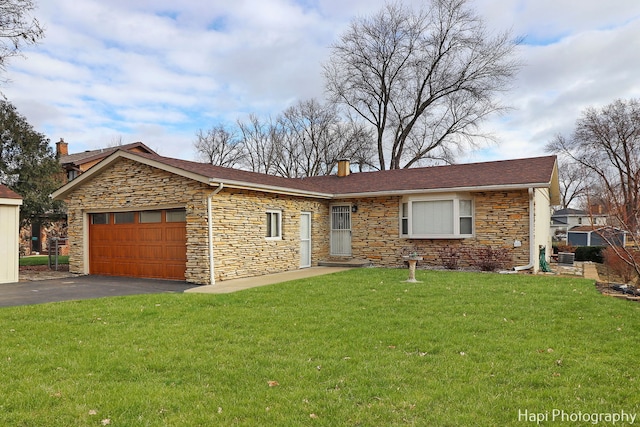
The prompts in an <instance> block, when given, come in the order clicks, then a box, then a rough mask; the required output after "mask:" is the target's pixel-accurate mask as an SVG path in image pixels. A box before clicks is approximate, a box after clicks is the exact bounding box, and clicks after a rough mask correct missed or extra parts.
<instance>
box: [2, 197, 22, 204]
mask: <svg viewBox="0 0 640 427" xmlns="http://www.w3.org/2000/svg"><path fill="white" fill-rule="evenodd" d="M0 205H5V206H7V205H11V206H20V205H22V199H16V198H9V197H0Z"/></svg>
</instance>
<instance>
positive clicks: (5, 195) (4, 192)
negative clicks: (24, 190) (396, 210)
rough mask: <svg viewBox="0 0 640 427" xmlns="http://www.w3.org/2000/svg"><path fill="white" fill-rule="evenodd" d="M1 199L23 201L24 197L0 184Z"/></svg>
mask: <svg viewBox="0 0 640 427" xmlns="http://www.w3.org/2000/svg"><path fill="white" fill-rule="evenodd" d="M0 199H19V200H22V197H20V195H19V194H18V193H16V192H15V191H13V190H11V189H10V188H9V187H6V186H4V185H2V184H0Z"/></svg>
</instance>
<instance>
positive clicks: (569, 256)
mask: <svg viewBox="0 0 640 427" xmlns="http://www.w3.org/2000/svg"><path fill="white" fill-rule="evenodd" d="M575 259H576V254H574V253H572V252H559V253H558V264H564V265H573V262H574V261H575Z"/></svg>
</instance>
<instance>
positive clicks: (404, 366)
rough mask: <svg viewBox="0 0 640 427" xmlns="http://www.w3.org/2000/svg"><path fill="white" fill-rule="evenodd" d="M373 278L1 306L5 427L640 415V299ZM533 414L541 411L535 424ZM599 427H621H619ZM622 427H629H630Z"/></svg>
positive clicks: (511, 280)
mask: <svg viewBox="0 0 640 427" xmlns="http://www.w3.org/2000/svg"><path fill="white" fill-rule="evenodd" d="M417 275H418V280H421V281H422V283H405V282H403V280H405V279H406V277H407V271H406V270H392V269H358V270H351V271H347V272H343V273H338V274H332V275H328V276H322V277H316V278H313V279H306V280H300V281H295V282H288V283H284V284H279V285H273V286H267V287H261V288H255V289H250V290H247V291H242V292H238V293H235V294H226V295H206V294H160V295H143V296H133V297H118V298H105V299H98V300H86V301H77V302H65V303H54V304H45V305H38V306H25V307H12V308H3V309H1V310H0V340H1V342H2V348H1V350H0V395H1V396H2V397H1V398H0V425H12V426H33V425H47V426H57V425H59V426H91V425H96V426H99V425H105V423H106V422H107V421H106V420H109V423H110V424H109V425H123V426H124V425H126V426H165V425H167V426H195V425H238V426H257V425H277V426H289V425H291V426H294V425H295V426H298V425H300V426H304V425H310V426H311V425H320V426H337V425H354V426H357V425H361V426H394V425H420V426H423V425H429V426H431V425H433V426H463V425H477V426H510V425H531V424H536V423H535V422H533V423H532V422H531V421H529V420H527V419H523V414H525V413H527V414H534V413H545V412H546V413H548V419H547V421H546V423H545V422H542V423H541V424H540V425H554V426H555V425H572V426H575V425H591V424H590V423H588V422H584V423H580V422H578V423H576V422H575V420H574V421H571V420H568V419H567V420H566V421H563V420H562V419H555V420H553V421H552V415H553V414H552V411H553V410H561V411H564V412H565V413H567V414H573V413H578V412H581V413H589V414H592V413H618V414H619V413H621V411H624V412H625V413H628V414H637V415H639V416H640V400H639V399H638V393H637V390H638V380H639V379H638V369H637V355H638V348H637V344H638V342H640V332H639V331H640V304H637V303H633V302H629V301H623V300H618V299H613V298H607V297H603V296H601V295H600V294H599V293H597V291H596V290H595V287H594V286H593V282H590V281H587V280H582V279H572V278H556V277H533V276H523V275H498V274H474V273H452V272H434V271H418V273H417ZM525 411H526V412H525ZM601 425H606V424H605V423H604V422H603V423H601ZM618 425H622V424H618Z"/></svg>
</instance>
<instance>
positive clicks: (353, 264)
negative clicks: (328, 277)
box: [318, 258, 371, 268]
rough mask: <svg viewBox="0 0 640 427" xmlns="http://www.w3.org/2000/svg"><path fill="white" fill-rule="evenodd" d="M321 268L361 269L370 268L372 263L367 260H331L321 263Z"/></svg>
mask: <svg viewBox="0 0 640 427" xmlns="http://www.w3.org/2000/svg"><path fill="white" fill-rule="evenodd" d="M318 266H319V267H347V268H361V267H370V266H371V261H369V260H366V259H354V258H350V259H329V260H326V261H319V262H318Z"/></svg>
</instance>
